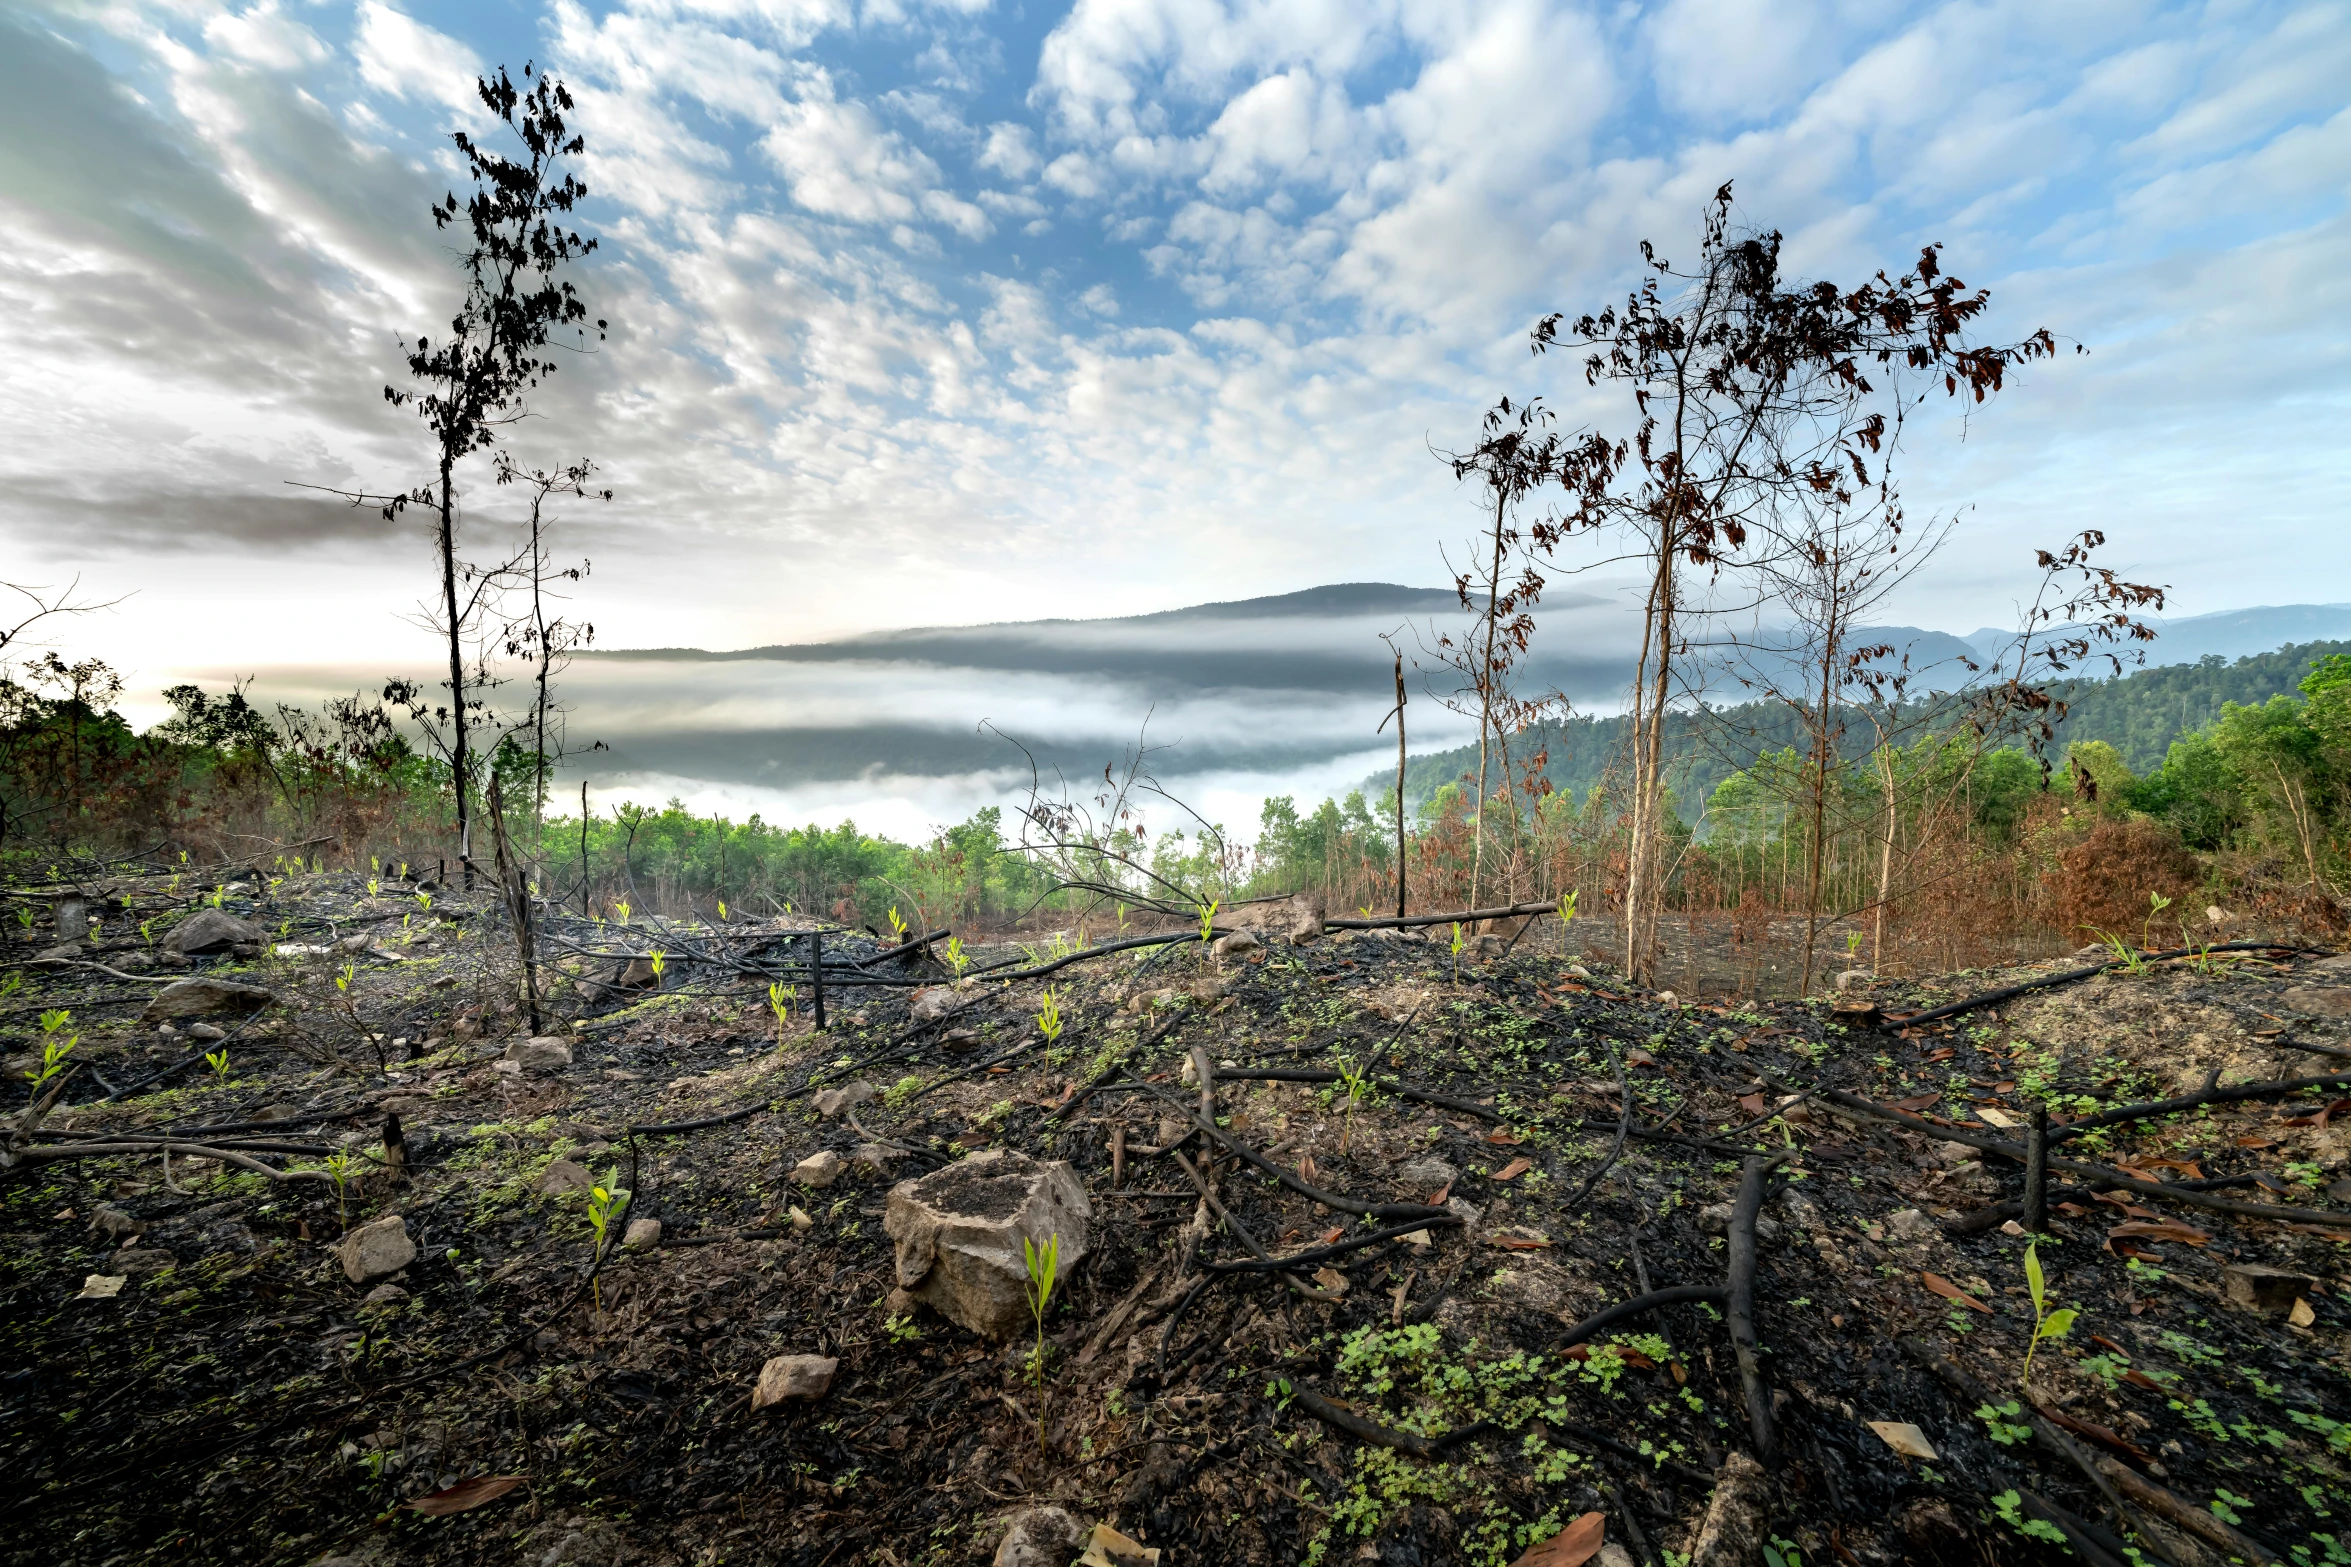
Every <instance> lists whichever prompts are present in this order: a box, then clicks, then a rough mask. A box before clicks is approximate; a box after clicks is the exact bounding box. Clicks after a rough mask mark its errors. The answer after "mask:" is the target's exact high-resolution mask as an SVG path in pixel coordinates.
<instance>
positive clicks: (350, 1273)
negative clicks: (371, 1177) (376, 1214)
mask: <svg viewBox="0 0 2351 1567" xmlns="http://www.w3.org/2000/svg"><path fill="white" fill-rule="evenodd" d="M335 1256H336V1258H337V1259H338V1260H339V1261H341V1263H342V1264H343V1276H344V1277H345V1278H347V1279H349V1280H350V1281H351V1282H352V1283H354V1284H379V1283H381V1282H383V1281H384V1280H385V1279H388V1278H390V1277H391V1276H392V1275H393V1274H395V1273H398V1272H399V1271H400V1270H401V1269H402V1268H405V1267H407V1266H408V1265H409V1264H410V1263H412V1262H414V1261H415V1260H416V1242H414V1241H412V1240H410V1239H409V1238H408V1221H407V1220H406V1219H404V1218H402V1217H401V1216H400V1215H398V1214H396V1213H394V1214H387V1215H386V1216H385V1217H383V1218H381V1219H378V1220H376V1221H375V1222H374V1223H373V1224H363V1225H361V1226H360V1227H359V1228H358V1229H356V1230H353V1231H352V1232H351V1233H350V1234H348V1235H346V1236H344V1237H343V1239H342V1242H341V1244H339V1245H337V1246H336V1247H335Z"/></svg>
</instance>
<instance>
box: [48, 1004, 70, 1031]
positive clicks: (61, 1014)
mask: <svg viewBox="0 0 2351 1567" xmlns="http://www.w3.org/2000/svg"><path fill="white" fill-rule="evenodd" d="M72 1021H73V1013H72V1012H71V1011H70V1010H69V1009H67V1008H65V1007H50V1008H48V1009H46V1010H45V1011H43V1012H42V1013H41V1032H42V1033H43V1034H44V1035H46V1034H54V1033H56V1032H57V1031H58V1030H59V1029H61V1028H63V1027H65V1025H66V1024H68V1023H70V1022H72Z"/></svg>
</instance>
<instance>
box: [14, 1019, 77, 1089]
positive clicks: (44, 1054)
mask: <svg viewBox="0 0 2351 1567" xmlns="http://www.w3.org/2000/svg"><path fill="white" fill-rule="evenodd" d="M43 1021H44V1022H46V1021H47V1019H46V1018H44V1019H43ZM81 1042H82V1036H81V1035H79V1034H69V1035H67V1036H66V1038H65V1041H64V1043H62V1044H60V1043H59V1042H58V1039H57V1036H56V1035H55V1034H54V1033H52V1034H50V1035H49V1037H48V1038H46V1039H44V1040H42V1041H41V1064H40V1065H39V1066H37V1067H34V1068H33V1069H32V1070H30V1071H28V1072H26V1073H25V1081H26V1082H28V1083H31V1084H32V1085H33V1097H34V1098H36V1099H37V1098H39V1097H40V1094H41V1090H42V1089H43V1088H45V1087H47V1086H48V1084H49V1080H50V1079H51V1078H53V1077H55V1076H57V1074H58V1073H60V1072H62V1071H64V1070H65V1058H66V1057H67V1056H69V1055H71V1054H73V1047H74V1046H76V1045H78V1044H80V1043H81Z"/></svg>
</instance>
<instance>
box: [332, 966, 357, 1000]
mask: <svg viewBox="0 0 2351 1567" xmlns="http://www.w3.org/2000/svg"><path fill="white" fill-rule="evenodd" d="M358 977H359V965H358V964H356V963H346V964H344V965H343V972H342V973H340V974H337V975H336V976H335V989H336V991H337V992H339V993H340V994H341V995H342V996H343V998H344V999H345V1000H349V999H350V996H351V982H352V981H353V980H355V979H357V978H358Z"/></svg>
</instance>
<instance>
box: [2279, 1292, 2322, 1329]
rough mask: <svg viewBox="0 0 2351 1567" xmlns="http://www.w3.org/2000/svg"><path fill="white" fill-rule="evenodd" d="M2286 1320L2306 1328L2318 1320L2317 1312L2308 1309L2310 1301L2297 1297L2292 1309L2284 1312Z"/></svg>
mask: <svg viewBox="0 0 2351 1567" xmlns="http://www.w3.org/2000/svg"><path fill="white" fill-rule="evenodd" d="M2286 1320H2287V1321H2288V1322H2290V1323H2292V1324H2293V1325H2294V1326H2295V1327H2298V1328H2306V1327H2309V1326H2310V1325H2311V1324H2312V1323H2314V1322H2316V1321H2317V1320H2318V1313H2317V1312H2315V1311H2313V1310H2311V1309H2310V1302H2308V1301H2306V1300H2301V1299H2297V1300H2296V1301H2295V1302H2294V1309H2293V1310H2292V1311H2289V1312H2287V1313H2286Z"/></svg>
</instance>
